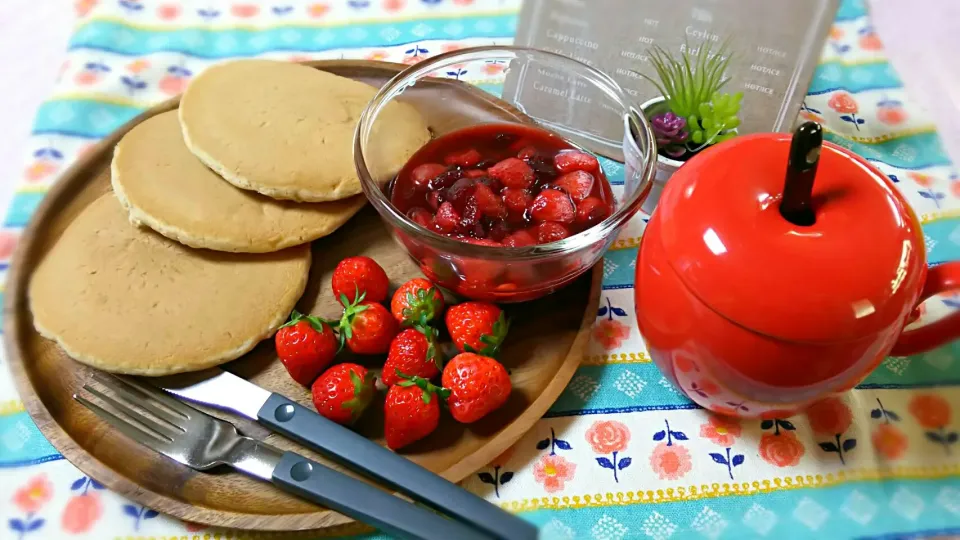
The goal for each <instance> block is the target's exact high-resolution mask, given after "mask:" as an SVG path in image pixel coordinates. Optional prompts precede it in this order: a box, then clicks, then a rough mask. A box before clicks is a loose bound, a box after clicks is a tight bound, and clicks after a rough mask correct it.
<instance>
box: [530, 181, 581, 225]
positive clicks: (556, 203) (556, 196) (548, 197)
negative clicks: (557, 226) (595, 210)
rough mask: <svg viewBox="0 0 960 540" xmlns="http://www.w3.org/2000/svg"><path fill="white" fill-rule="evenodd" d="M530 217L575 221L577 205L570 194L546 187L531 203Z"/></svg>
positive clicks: (539, 219)
mask: <svg viewBox="0 0 960 540" xmlns="http://www.w3.org/2000/svg"><path fill="white" fill-rule="evenodd" d="M530 217H532V218H533V219H535V220H537V221H553V222H556V223H573V220H574V219H575V218H576V217H577V207H576V206H574V205H573V201H571V200H570V196H569V195H567V194H566V193H564V192H562V191H560V190H559V189H545V190H543V191H541V192H540V194H539V195H537V197H536V198H535V199H533V202H532V203H530Z"/></svg>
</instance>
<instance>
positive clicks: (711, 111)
mask: <svg viewBox="0 0 960 540" xmlns="http://www.w3.org/2000/svg"><path fill="white" fill-rule="evenodd" d="M691 51H695V54H694V53H692V52H691ZM648 53H649V56H650V62H651V63H652V64H653V67H654V69H655V70H656V72H657V78H656V79H655V78H653V77H650V76H648V75H646V74H643V73H639V75H641V76H642V77H644V78H645V79H647V80H648V81H650V82H651V83H653V85H654V86H655V87H656V88H657V90H658V91H659V92H660V93H661V95H663V98H664V101H665V103H666V108H667V111H668V112H666V113H663V112H661V113H658V114H655V115H654V116H653V117H652V118H651V119H650V120H651V122H652V123H653V129H654V133H655V134H656V136H657V145H658V147H659V149H660V151H661V152H662V153H663V154H664V155H666V156H669V157H679V156H682V155H683V154H685V153H688V152H689V153H694V152H698V151H699V150H702V149H703V148H704V147H706V146H709V145H711V144H716V143H718V142H722V141H725V140H727V139H730V138H733V137H735V136H736V135H737V126H739V125H740V119H739V117H738V116H737V115H738V113H739V111H740V100H741V99H742V98H743V94H742V93H740V92H737V93H736V94H726V93H720V90H721V89H722V88H723V86H724V85H726V84H727V82H728V81H729V80H730V78H729V77H727V76H726V74H725V72H726V69H727V66H728V65H729V64H730V59H731V56H732V54H731V53H730V50H729V47H728V44H727V42H723V43H721V44H720V46H719V47H718V48H716V49H714V47H713V43H712V42H710V41H705V42H703V43H701V44H700V45H699V47H696V48H693V49H691V47H690V46H689V44H685V45H684V47H683V49H682V52H681V53H680V55H679V57H676V56H674V55H673V54H672V53H670V52H669V51H667V50H666V49H664V48H663V47H660V46H655V47H653V48H652V49H650V50H649V51H648ZM678 117H679V118H678ZM680 121H683V125H680ZM678 126H679V127H678Z"/></svg>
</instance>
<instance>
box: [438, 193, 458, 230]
mask: <svg viewBox="0 0 960 540" xmlns="http://www.w3.org/2000/svg"><path fill="white" fill-rule="evenodd" d="M433 222H434V223H435V224H436V226H437V230H439V231H440V232H443V233H449V232H453V231H454V229H456V228H457V226H458V225H459V224H460V214H459V213H458V212H457V209H456V208H454V207H453V204H451V203H450V201H446V202H444V203H443V204H441V205H440V208H437V215H435V216H434V217H433Z"/></svg>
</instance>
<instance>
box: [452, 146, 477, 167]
mask: <svg viewBox="0 0 960 540" xmlns="http://www.w3.org/2000/svg"><path fill="white" fill-rule="evenodd" d="M443 162H444V163H446V164H447V165H458V166H460V167H473V166H474V165H476V164H477V163H480V152H477V151H476V150H474V149H473V148H471V149H469V150H464V151H462V152H454V153H452V154H447V157H445V158H443Z"/></svg>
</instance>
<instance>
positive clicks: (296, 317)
mask: <svg viewBox="0 0 960 540" xmlns="http://www.w3.org/2000/svg"><path fill="white" fill-rule="evenodd" d="M302 318H303V315H302V314H301V313H300V312H299V311H297V310H293V311H291V312H290V320H289V321H287V322H285V323H283V324H282V325H280V328H284V327H287V326H293V325H295V324H297V323H298V322H300V319H302Z"/></svg>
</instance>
